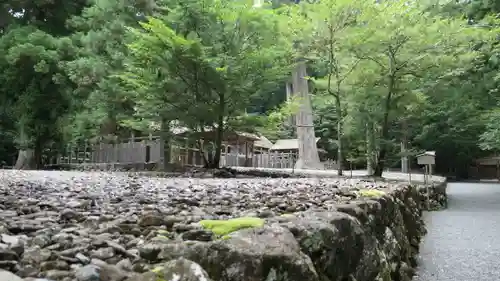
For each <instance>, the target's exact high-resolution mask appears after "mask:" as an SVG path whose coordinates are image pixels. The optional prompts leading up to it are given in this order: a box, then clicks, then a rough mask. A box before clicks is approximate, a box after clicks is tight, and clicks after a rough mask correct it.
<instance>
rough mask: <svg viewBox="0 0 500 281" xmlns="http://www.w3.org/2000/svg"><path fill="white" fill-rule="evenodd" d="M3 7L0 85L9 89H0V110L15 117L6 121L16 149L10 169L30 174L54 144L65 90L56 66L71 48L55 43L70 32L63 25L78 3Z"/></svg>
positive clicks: (57, 139) (12, 3) (67, 98)
mask: <svg viewBox="0 0 500 281" xmlns="http://www.w3.org/2000/svg"><path fill="white" fill-rule="evenodd" d="M4 5H5V6H3V7H2V9H6V10H7V11H8V14H9V17H8V20H7V21H6V22H5V23H4V25H3V26H2V33H1V38H0V52H1V53H2V54H3V56H2V57H1V58H0V68H1V69H2V75H0V81H1V83H2V85H9V87H6V86H4V87H2V88H1V89H0V95H1V96H2V99H3V100H4V101H6V104H5V105H4V106H9V107H11V108H10V109H9V110H8V112H7V114H9V115H12V116H15V118H12V119H11V120H12V122H14V124H13V126H12V127H14V128H15V131H16V133H15V139H16V145H17V147H18V158H17V161H16V164H15V168H18V169H32V168H37V167H40V165H41V162H42V154H43V151H44V149H45V148H47V147H51V146H53V144H54V143H58V142H60V134H59V132H60V124H61V120H62V116H64V115H65V114H66V112H67V110H68V104H69V103H70V100H71V97H70V95H69V91H68V89H69V88H68V87H70V86H71V85H70V84H69V83H68V81H67V80H66V79H65V77H64V75H62V71H61V68H60V65H59V62H60V61H64V60H66V59H68V57H70V56H71V55H72V52H71V43H70V42H69V41H68V40H65V39H63V38H61V37H62V36H65V35H67V34H68V33H69V32H70V31H69V30H68V29H67V28H66V26H65V25H64V22H65V21H66V19H67V18H68V17H69V16H70V15H72V14H75V13H78V12H79V11H80V10H81V9H82V8H83V5H84V3H82V2H81V1H74V2H71V3H67V2H64V1H53V2H52V3H47V2H46V1H31V2H23V1H8V3H6V4H4ZM2 12H4V13H5V11H3V10H2ZM2 20H3V19H2ZM7 120H8V119H7Z"/></svg>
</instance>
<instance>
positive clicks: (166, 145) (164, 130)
mask: <svg viewBox="0 0 500 281" xmlns="http://www.w3.org/2000/svg"><path fill="white" fill-rule="evenodd" d="M160 131H161V135H160V143H161V146H162V151H163V155H162V159H163V160H162V161H163V163H162V164H163V165H162V166H163V167H162V168H163V170H164V171H167V170H168V169H169V165H170V160H171V156H172V153H171V152H172V137H173V136H172V134H171V131H170V121H169V120H166V119H164V118H163V119H162V120H161V130H160Z"/></svg>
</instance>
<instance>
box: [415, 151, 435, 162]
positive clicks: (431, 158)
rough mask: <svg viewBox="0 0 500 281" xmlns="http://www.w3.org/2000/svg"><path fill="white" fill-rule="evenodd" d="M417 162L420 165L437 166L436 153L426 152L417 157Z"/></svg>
mask: <svg viewBox="0 0 500 281" xmlns="http://www.w3.org/2000/svg"><path fill="white" fill-rule="evenodd" d="M417 162H418V164H419V165H435V164H436V152H435V151H426V152H424V153H422V154H419V155H417Z"/></svg>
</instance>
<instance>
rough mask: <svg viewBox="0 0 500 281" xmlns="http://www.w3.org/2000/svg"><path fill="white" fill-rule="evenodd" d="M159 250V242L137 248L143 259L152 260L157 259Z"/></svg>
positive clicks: (160, 247)
mask: <svg viewBox="0 0 500 281" xmlns="http://www.w3.org/2000/svg"><path fill="white" fill-rule="evenodd" d="M161 251H162V246H161V245H159V244H145V245H143V246H142V247H140V248H139V255H140V256H141V258H143V259H146V260H148V261H152V262H154V261H157V260H158V255H159V254H160V252H161Z"/></svg>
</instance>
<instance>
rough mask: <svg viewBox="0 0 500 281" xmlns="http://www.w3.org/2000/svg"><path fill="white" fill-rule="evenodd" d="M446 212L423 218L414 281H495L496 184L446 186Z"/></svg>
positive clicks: (499, 209) (499, 200)
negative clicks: (423, 231)
mask: <svg viewBox="0 0 500 281" xmlns="http://www.w3.org/2000/svg"><path fill="white" fill-rule="evenodd" d="M448 196H449V205H448V209H447V210H444V211H440V212H431V213H427V214H426V218H425V219H426V223H427V228H428V234H427V236H426V237H425V238H424V242H423V245H422V248H421V261H420V263H421V266H420V269H419V271H418V276H417V277H416V278H415V280H417V281H438V280H439V281H472V280H478V281H483V280H484V281H486V280H499V279H500V277H499V276H500V267H499V266H498V259H499V257H500V184H493V183H450V184H448Z"/></svg>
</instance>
